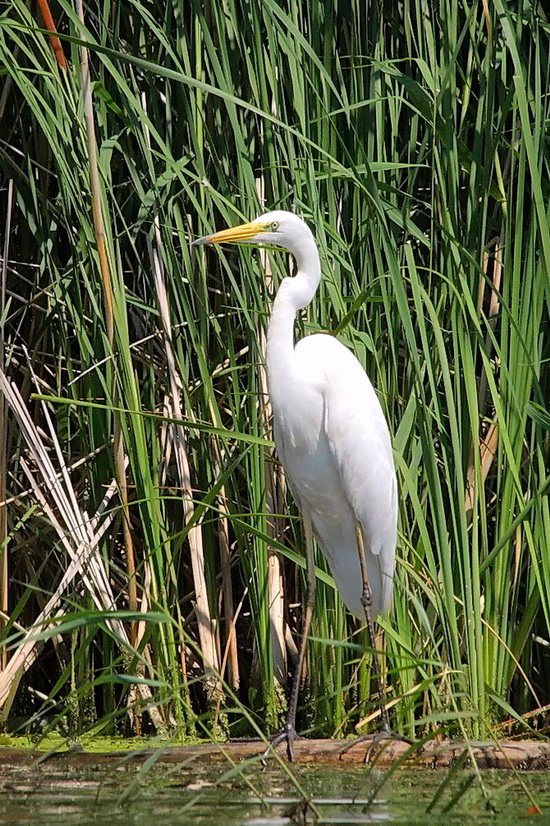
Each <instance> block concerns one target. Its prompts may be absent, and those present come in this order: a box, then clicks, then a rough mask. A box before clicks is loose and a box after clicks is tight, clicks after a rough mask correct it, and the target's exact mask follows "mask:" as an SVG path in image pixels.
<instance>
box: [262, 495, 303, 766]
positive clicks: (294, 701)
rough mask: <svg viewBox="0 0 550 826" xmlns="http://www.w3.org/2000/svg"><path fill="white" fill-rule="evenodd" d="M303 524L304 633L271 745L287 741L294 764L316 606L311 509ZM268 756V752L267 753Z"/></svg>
mask: <svg viewBox="0 0 550 826" xmlns="http://www.w3.org/2000/svg"><path fill="white" fill-rule="evenodd" d="M302 516H303V523H304V535H305V540H306V603H305V606H304V618H303V622H302V633H301V636H300V645H299V648H298V662H297V664H296V671H295V672H294V679H293V681H292V689H291V692H290V703H289V706H288V715H287V718H286V723H285V726H284V728H283V730H282V731H281V732H280V734H277V735H276V737H275V738H274V739H273V741H272V743H271V748H274V747H275V746H278V745H279V743H282V742H283V740H286V747H287V754H288V759H289V760H290V762H291V763H294V740H295V739H296V737H297V734H296V712H297V710H298V696H299V694H300V686H301V684H302V672H303V670H304V660H305V658H306V649H307V638H308V636H309V629H310V626H311V618H312V616H313V606H314V604H315V564H314V559H313V529H312V525H311V513H310V511H309V508H304V512H303V514H302ZM266 754H267V752H266Z"/></svg>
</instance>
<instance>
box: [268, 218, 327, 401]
mask: <svg viewBox="0 0 550 826" xmlns="http://www.w3.org/2000/svg"><path fill="white" fill-rule="evenodd" d="M291 252H292V254H293V255H294V257H295V259H296V264H297V266H298V271H297V273H296V275H295V276H294V277H293V278H285V279H284V280H283V282H282V284H281V286H280V287H279V291H278V293H277V295H276V296H275V301H274V302H273V310H272V312H271V318H270V320H269V327H268V331H267V345H266V367H267V376H268V382H269V393H270V396H271V400H272V402H275V403H276V396H277V388H278V387H279V386H280V384H281V381H283V382H286V380H287V379H288V378H289V377H290V376H291V375H292V366H293V358H294V319H295V317H296V312H297V311H298V310H300V309H302V308H303V307H307V305H308V304H309V303H310V302H311V300H312V299H313V296H314V295H315V293H316V291H317V287H318V286H319V281H320V278H321V264H320V261H319V253H318V252H317V246H316V244H315V241H314V240H313V235H311V233H309V234H308V236H306V237H305V238H303V239H302V240H301V241H300V244H299V245H296V246H295V247H294V248H293V249H292V250H291Z"/></svg>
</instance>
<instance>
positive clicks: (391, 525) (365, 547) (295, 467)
mask: <svg viewBox="0 0 550 826" xmlns="http://www.w3.org/2000/svg"><path fill="white" fill-rule="evenodd" d="M219 243H247V244H256V245H261V246H264V245H270V246H271V245H275V246H277V247H282V248H284V249H286V250H288V251H289V252H290V253H291V254H292V255H293V256H294V258H295V259H296V266H297V270H296V274H295V275H294V276H293V277H288V278H285V279H283V281H282V283H281V286H280V288H279V290H278V292H277V295H276V297H275V301H274V303H273V310H272V313H271V318H270V321H269V327H268V334H267V346H266V354H265V358H266V368H267V380H268V391H269V398H270V401H271V406H272V409H273V430H274V437H275V446H276V449H277V454H278V456H279V459H280V461H281V463H282V465H283V467H284V469H285V474H286V477H287V480H288V482H289V484H290V488H291V490H292V493H293V496H294V498H295V500H296V504H297V505H298V508H299V510H300V512H301V514H302V517H303V523H304V533H305V540H306V542H305V544H306V561H307V574H308V578H307V581H308V588H307V595H306V607H305V611H304V619H303V631H302V637H301V645H300V649H299V657H298V665H297V669H296V671H297V674H296V676H295V678H294V684H293V687H292V693H291V699H290V704H289V714H288V719H287V723H286V725H285V729H284V731H283V732H282V733H281V735H280V736H279V737H277V738H276V742H280V741H281V740H283V739H286V740H287V747H288V753H289V758H290V759H291V760H292V759H293V757H294V751H293V740H294V738H295V737H296V731H295V721H296V709H297V703H298V691H299V687H300V681H301V673H302V668H303V661H304V656H305V646H306V640H307V636H308V632H309V626H310V622H311V615H312V611H313V602H314V593H315V572H314V565H313V549H312V534H313V535H314V536H315V537H316V539H317V542H318V543H319V546H320V548H321V550H322V552H323V553H324V555H325V557H326V558H327V560H328V564H329V566H330V570H331V573H332V576H333V577H334V581H335V583H336V585H337V587H338V590H339V591H340V594H341V596H342V599H343V600H344V602H345V604H346V605H347V607H348V608H349V610H350V611H351V613H352V614H355V616H357V617H359V618H360V619H363V618H365V617H366V620H367V624H368V628H369V634H370V639H371V645H372V646H373V647H374V646H375V639H374V622H373V619H374V618H376V617H377V616H378V615H380V614H384V613H385V612H386V611H387V610H388V607H389V604H390V599H391V595H392V587H393V575H394V568H395V545H396V533H397V482H396V477H395V469H394V463H393V456H392V448H391V441H390V434H389V431H388V426H387V424H386V420H385V418H384V414H383V412H382V408H381V406H380V402H379V401H378V398H377V396H376V393H375V391H374V389H373V386H372V384H371V382H370V381H369V378H368V376H367V374H366V373H365V371H364V369H363V367H362V366H361V364H360V363H359V361H358V360H357V358H356V357H355V356H354V355H353V354H352V353H351V351H350V350H348V348H347V347H345V346H344V345H343V344H342V343H341V342H339V341H338V340H337V339H335V338H334V337H333V336H332V335H327V334H324V333H317V334H314V335H310V336H306V338H303V339H301V340H300V341H298V343H297V344H295V341H294V321H295V316H296V313H297V311H298V310H301V309H302V308H304V307H307V306H308V304H310V302H311V301H312V299H313V297H314V296H315V293H316V291H317V287H318V286H319V281H320V278H321V264H320V259H319V253H318V250H317V245H316V243H315V240H314V238H313V234H312V232H311V230H310V229H309V227H308V226H307V224H306V223H305V222H304V221H302V219H301V218H298V217H297V216H296V215H293V214H292V213H290V212H284V211H280V210H277V211H274V212H268V213H266V214H265V215H261V216H260V217H259V218H257V219H256V220H255V221H252V222H251V223H248V224H242V225H241V226H238V227H234V228H232V229H226V230H222V231H221V232H216V233H214V234H213V235H207V236H205V237H204V238H199V239H198V240H197V241H195V242H194V244H195V245H198V244H219ZM373 670H374V675H375V677H376V679H377V682H378V685H377V688H378V691H379V696H380V710H381V717H382V725H383V729H384V730H385V731H387V730H389V726H388V719H387V713H386V708H385V704H384V700H383V695H382V689H381V682H380V668H379V664H378V661H377V657H376V655H375V658H374V668H373Z"/></svg>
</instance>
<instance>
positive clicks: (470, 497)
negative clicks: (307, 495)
mask: <svg viewBox="0 0 550 826" xmlns="http://www.w3.org/2000/svg"><path fill="white" fill-rule="evenodd" d="M52 10H53V13H54V17H55V18H56V22H57V24H58V28H59V31H60V36H61V39H62V43H63V48H64V51H65V55H66V57H67V59H68V65H67V69H66V70H63V69H60V68H59V67H58V65H57V63H56V60H55V55H54V52H53V51H52V48H51V45H50V41H49V40H48V38H47V36H46V35H45V33H44V32H43V31H42V30H41V29H40V23H39V22H38V21H37V20H35V19H34V18H33V17H32V14H31V12H30V11H29V8H28V6H27V4H26V3H24V2H23V1H22V0H14V2H13V3H12V4H10V6H9V7H8V8H7V9H5V10H4V13H3V16H2V17H1V18H0V54H1V57H2V64H3V66H4V75H5V85H4V91H3V94H2V98H1V102H0V103H1V105H0V114H1V118H2V141H1V143H0V160H1V163H2V168H3V170H4V175H5V181H9V180H11V181H13V190H14V201H13V203H11V202H10V201H9V200H8V199H7V198H5V199H4V203H5V204H7V205H8V206H9V215H8V216H6V215H5V216H3V218H2V222H1V224H2V226H6V225H7V223H6V221H7V218H9V220H10V221H11V232H10V235H9V238H6V239H5V243H4V245H3V246H4V250H5V256H4V266H5V267H6V278H7V282H6V291H5V304H4V306H3V307H2V319H3V336H4V339H3V340H4V354H3V359H4V362H3V364H4V368H3V369H4V371H5V373H6V374H7V377H8V382H10V381H11V382H13V383H14V384H15V385H16V389H17V388H18V391H19V396H21V397H22V398H23V400H25V401H26V403H27V404H28V409H29V413H30V420H31V421H32V423H33V424H34V426H35V434H34V436H32V437H31V436H30V435H28V434H29V433H30V430H29V429H28V428H27V430H24V429H22V428H21V426H20V424H18V422H19V421H20V418H21V415H22V414H19V419H18V418H17V413H16V409H15V408H16V406H17V404H18V402H17V401H13V403H12V402H10V399H16V398H17V393H16V391H15V390H14V391H13V392H12V393H11V395H10V397H9V399H8V400H7V405H8V417H9V422H8V428H7V431H6V439H7V454H6V455H7V461H6V463H5V466H4V467H3V468H1V469H0V470H1V471H2V473H3V474H5V478H6V491H7V493H6V496H7V504H6V505H5V509H6V511H7V515H8V519H7V539H6V541H5V542H4V544H3V546H2V565H1V566H0V575H1V576H2V577H3V578H4V581H3V584H2V587H0V593H3V592H4V590H6V591H8V602H7V604H6V606H5V607H4V609H3V610H4V615H3V620H2V621H3V626H2V629H3V631H2V632H3V634H4V637H5V638H6V640H7V650H8V654H9V657H10V658H13V657H15V656H16V652H17V650H18V647H19V648H20V647H21V645H24V644H29V640H30V644H31V645H33V659H34V662H33V664H32V665H29V662H27V663H24V664H23V666H22V667H21V668H20V667H19V661H18V668H17V670H16V669H13V674H12V673H11V672H8V677H9V679H5V680H4V684H3V691H4V694H2V697H3V701H2V702H3V704H4V717H5V718H9V717H10V715H11V716H16V715H17V716H24V717H25V719H26V720H27V721H28V720H29V719H30V718H33V719H35V720H36V719H37V718H39V717H41V716H42V715H46V714H53V720H54V722H55V724H57V723H58V721H59V719H61V718H65V724H66V725H67V726H69V728H71V727H72V728H75V729H79V728H84V727H86V726H93V725H96V724H97V721H101V722H100V725H102V726H103V727H115V726H117V725H118V726H119V727H120V726H121V725H123V722H124V720H126V719H129V720H130V723H131V724H132V727H133V728H134V729H137V730H139V728H140V725H141V721H142V720H143V721H144V722H145V724H146V725H147V726H148V725H153V726H154V727H155V728H157V729H166V730H169V731H174V730H177V731H180V732H193V731H196V730H197V727H199V729H198V730H200V731H203V730H204V727H206V729H207V730H210V731H212V730H213V731H215V732H219V731H220V726H221V727H222V728H223V727H224V726H227V725H228V724H229V725H230V726H231V727H232V730H233V731H239V730H241V731H244V730H249V729H250V725H251V722H252V721H255V722H256V723H257V724H258V725H260V727H261V728H263V729H266V728H267V729H274V728H276V726H277V725H278V724H279V723H280V720H281V716H282V715H283V713H284V706H285V703H284V688H285V686H284V683H285V681H286V678H287V670H288V668H291V667H292V656H293V650H292V644H291V641H290V634H291V633H293V632H294V631H295V630H296V629H297V628H298V627H299V614H300V609H299V605H300V601H301V596H302V587H303V560H302V556H301V545H302V539H301V532H300V524H299V520H298V519H297V518H296V512H295V511H294V510H293V508H292V505H291V504H290V501H289V497H288V496H287V495H286V492H285V489H284V484H282V480H281V476H280V473H279V470H278V467H277V464H276V461H275V459H274V458H273V455H272V446H271V442H270V433H269V427H268V423H267V417H266V408H265V404H266V399H265V384H264V381H263V378H262V359H263V355H262V349H261V346H260V343H261V341H262V331H264V330H265V326H266V321H267V314H268V310H269V304H270V301H271V298H272V295H273V291H274V289H276V286H277V283H278V281H279V279H280V278H281V276H282V275H284V273H285V272H286V271H287V266H288V264H287V261H286V257H285V256H284V255H281V254H280V253H273V254H270V256H269V267H268V268H267V269H266V266H265V264H264V263H262V261H261V259H259V258H258V257H257V256H256V254H254V253H253V252H251V251H246V250H242V251H239V252H238V253H235V252H227V253H224V252H221V253H220V252H208V254H207V255H206V256H204V255H202V254H201V256H200V257H197V258H196V259H195V258H193V257H192V255H191V253H190V248H189V242H190V240H192V239H193V238H194V237H196V236H197V235H202V234H204V233H206V232H208V231H210V230H213V229H214V228H221V227H222V226H223V225H228V224H231V223H235V222H238V221H240V220H242V219H250V218H253V217H255V216H256V215H257V214H259V213H260V212H261V211H263V210H264V207H265V208H273V207H276V208H285V209H291V210H293V211H296V212H298V213H299V214H300V215H302V216H303V217H304V218H306V219H307V220H308V221H309V223H310V225H311V226H312V227H313V228H314V231H315V235H316V239H317V242H318V244H319V247H320V252H321V257H322V262H323V269H324V274H325V275H324V280H323V283H322V285H321V288H320V290H319V294H318V297H317V299H316V300H315V302H314V303H313V304H312V306H311V307H310V308H309V310H308V312H307V314H305V315H304V316H303V317H301V318H300V319H298V328H299V333H300V335H305V334H308V333H309V332H312V331H314V330H317V329H319V328H321V329H325V330H331V331H334V332H335V333H337V334H338V336H339V337H340V338H341V339H342V340H343V341H345V342H346V343H348V344H349V345H350V346H351V347H353V349H354V350H355V352H356V353H357V354H358V356H359V358H360V360H361V361H362V363H363V364H364V365H365V367H366V369H367V371H368V373H369V375H370V376H371V378H372V381H373V383H374V385H375V387H376V388H377V391H378V393H379V396H380V399H381V402H382V405H383V407H384V410H385V412H386V414H387V417H388V421H389V424H390V429H391V430H392V433H393V437H394V446H395V459H396V465H397V469H398V476H399V487H400V532H399V546H398V567H397V578H396V587H395V591H396V593H395V599H394V609H393V613H392V615H391V616H390V617H388V618H386V619H385V620H384V621H383V625H384V629H385V640H386V646H387V657H386V667H387V670H388V675H389V682H390V684H391V689H390V694H389V699H390V700H391V701H392V715H393V716H394V723H395V725H396V727H397V728H399V729H401V730H405V731H407V732H408V733H411V732H414V731H415V730H417V731H425V730H428V731H429V730H430V729H431V728H432V727H435V726H437V725H439V724H441V723H443V724H445V725H446V726H447V727H448V730H449V732H450V733H456V732H462V733H466V734H470V735H475V736H481V735H483V736H484V735H486V734H487V733H488V732H489V731H490V730H491V728H492V727H494V726H496V725H497V724H498V723H499V722H501V721H502V720H505V719H506V718H509V717H514V718H518V717H519V716H520V715H522V714H524V713H526V712H528V711H529V710H532V709H537V708H539V707H541V706H544V705H545V704H548V703H550V696H549V692H548V685H549V684H550V666H549V663H548V656H547V651H548V641H549V639H550V635H549V624H550V602H549V594H550V561H549V560H550V557H549V555H548V547H549V546H550V514H549V508H548V495H547V494H548V490H549V487H548V486H549V477H548V473H549V471H548V467H549V461H548V459H549V441H548V430H549V426H550V419H549V413H548V399H549V397H550V393H549V378H550V374H549V369H548V363H549V361H548V360H549V358H550V346H549V336H548V324H549V313H548V309H549V306H550V233H549V208H548V180H549V161H550V153H549V148H548V140H547V137H546V131H547V126H548V121H549V117H550V100H549V96H548V89H549V88H550V61H549V38H548V34H549V24H548V20H547V18H546V17H545V13H544V10H543V7H542V6H541V5H540V4H521V3H506V2H501V0H495V2H494V3H492V4H490V5H483V4H473V5H471V6H469V5H468V4H461V3H457V2H454V1H453V2H451V3H450V4H449V3H440V4H437V3H436V4H427V3H425V2H421V0H418V2H406V3H398V4H395V3H384V2H376V3H374V2H373V3H369V4H367V5H366V6H365V4H361V3H356V2H354V0H351V2H346V3H343V2H330V3H329V2H321V3H311V4H302V3H297V2H295V1H294V0H288V2H287V3H286V4H278V3H276V2H274V1H273V0H266V2H264V3H262V4H254V3H253V4H244V3H240V2H239V1H238V0H228V2H227V3H225V4H223V5H220V4H214V3H191V4H189V6H185V7H182V6H180V4H177V3H173V4H172V3H168V4H166V3H157V2H152V3H148V4H142V3H140V2H122V3H118V4H116V5H114V6H113V5H112V4H108V3H106V4H92V6H89V7H87V10H86V11H85V15H86V16H85V18H84V23H82V22H81V21H80V20H79V17H78V14H77V12H76V11H75V8H74V7H73V6H72V5H71V4H70V3H69V2H65V0H60V2H59V3H58V4H56V6H55V7H53V9H52ZM84 47H85V48H86V49H87V50H88V53H89V60H90V72H91V80H92V88H91V93H92V103H93V119H92V122H93V126H94V130H95V139H96V142H97V147H94V142H93V141H91V140H90V122H88V123H86V121H85V117H84V105H85V90H84V89H83V81H82V74H81V72H80V68H79V63H80V59H81V55H82V49H83V48H84ZM94 157H95V159H96V161H97V166H98V187H99V188H98V189H97V191H95V192H94V191H93V189H92V186H91V184H90V168H91V167H92V168H93V160H94ZM6 186H7V184H6ZM3 192H7V189H4V190H3ZM94 206H95V209H96V212H97V210H99V211H100V213H101V216H102V220H103V225H104V241H103V237H102V235H101V233H100V234H99V235H98V225H97V221H96V223H95V224H94V221H93V217H92V208H93V207H94ZM103 243H104V247H105V256H106V261H107V264H108V269H109V273H110V289H109V290H107V289H106V286H105V283H106V282H105V262H104V261H102V260H100V250H101V248H102V244H103ZM111 305H112V306H111ZM6 386H8V385H6ZM9 386H10V387H12V386H13V385H12V384H9ZM32 393H34V396H31V394H32ZM38 396H41V397H42V399H43V398H44V397H45V398H46V401H44V400H42V401H40V400H39V399H38ZM46 411H48V415H49V416H50V417H51V418H52V421H53V426H52V429H51V430H50V431H49V432H48V424H47V419H46ZM180 421H181V424H180V423H179V422H180ZM118 434H120V439H121V442H120V443H121V445H122V451H121V452H120V451H119V452H118V453H117V450H116V446H117V444H118V439H119V435H118ZM36 439H41V440H42V443H43V450H44V451H46V453H47V454H49V460H50V461H51V463H52V468H53V469H52V468H50V469H49V470H48V472H45V468H44V467H41V466H40V464H39V462H38V460H36V459H34V460H32V461H31V462H30V463H29V451H30V450H31V447H30V443H29V440H30V441H31V442H32V443H33V444H34V443H35V441H36ZM33 440H34V441H33ZM56 444H58V445H59V446H58V447H57V448H56ZM36 450H38V448H36ZM32 455H33V456H34V455H35V454H32ZM36 455H37V456H38V455H41V454H40V451H38V453H37V454H36ZM117 455H118V458H117ZM117 462H118V463H119V464H118V471H117ZM120 462H122V466H123V467H124V468H125V472H124V474H122V477H121V471H120V467H121V464H120ZM52 473H53V474H54V475H55V473H57V474H60V475H61V476H62V478H63V480H64V484H65V487H64V489H63V490H64V494H63V495H64V496H67V497H69V499H70V502H71V508H70V509H67V510H65V509H64V506H63V505H62V500H61V499H60V495H59V492H58V493H57V494H56V495H55V496H54V490H55V489H56V488H55V485H54V480H53V479H52V478H51V474H52ZM68 480H70V485H69V486H67V481H68ZM113 485H114V488H113ZM125 486H127V490H128V497H129V502H128V506H127V507H128V514H129V528H130V534H131V540H132V545H131V546H129V545H128V541H129V538H128V535H127V536H126V542H124V541H123V535H124V524H125V519H126V517H125V513H126V505H125V498H124V497H125V494H124V487H125ZM117 487H118V495H113V496H112V498H111V500H110V505H109V509H108V517H105V516H104V515H103V514H104V508H105V505H104V504H102V503H104V499H105V492H106V490H112V491H114V490H115V489H116V488H117ZM37 488H39V490H40V496H37V492H36V491H37ZM1 489H2V488H1V486H0V490H1ZM69 513H70V514H71V519H73V520H74V518H76V516H75V515H76V514H77V513H78V514H80V516H79V517H78V519H80V520H81V521H82V525H83V531H84V534H86V536H87V539H84V538H83V539H82V541H85V542H88V550H87V553H88V554H89V555H91V557H92V558H94V559H95V560H96V562H95V567H94V568H93V571H95V572H96V573H97V572H98V571H100V570H105V571H107V572H108V575H107V578H108V579H107V581H108V583H109V589H110V594H111V596H109V598H107V596H106V594H103V598H102V599H103V601H100V602H98V600H97V594H96V591H95V590H94V585H93V576H92V582H90V572H89V571H86V569H84V568H82V569H78V566H77V567H76V568H75V572H74V577H73V578H68V577H64V576H63V574H64V571H65V569H66V568H67V565H68V562H67V553H68V547H69V545H70V542H69V544H68V538H69V539H70V535H71V533H72V532H73V531H74V527H71V526H72V524H73V523H72V522H71V520H70V519H69V518H68V514H69ZM282 513H285V514H287V515H286V516H285V518H284V519H281V516H280V514H282ZM54 517H55V518H54ZM105 518H107V519H108V522H107V521H106V522H105V527H104V529H103V530H102V531H99V530H96V529H97V527H98V525H99V524H100V522H101V521H102V520H103V519H105ZM92 526H93V530H92ZM127 533H128V532H127ZM84 534H83V536H84ZM71 547H72V546H71ZM130 547H133V553H134V556H135V563H134V564H132V560H131V558H130V556H131V551H130V550H129V548H130ZM318 565H319V569H318V579H319V588H318V598H317V605H316V613H315V619H314V626H313V638H314V639H313V640H312V644H311V646H310V649H309V662H308V681H307V686H306V689H305V691H304V696H303V700H304V703H303V707H304V712H303V718H302V728H304V729H305V728H309V729H310V730H311V731H312V732H317V733H324V734H332V733H335V732H348V731H350V730H351V729H352V728H353V726H354V725H355V724H357V723H358V722H361V721H363V720H364V719H366V718H367V717H368V715H369V714H370V712H371V710H372V709H371V704H370V702H369V700H368V689H369V672H368V667H367V666H368V653H365V648H364V641H365V638H364V636H363V635H362V634H361V633H358V629H357V628H356V627H355V623H354V621H352V619H351V618H350V617H348V616H346V614H345V611H344V609H343V607H342V604H341V602H340V600H339V597H338V594H337V592H336V591H335V588H334V583H333V582H332V579H331V577H330V575H329V574H328V571H327V569H326V567H325V565H324V562H323V560H322V558H321V557H320V556H319V559H318ZM97 575H98V576H99V574H97ZM67 580H68V581H67ZM281 589H282V595H283V599H284V613H283V615H282V616H281V612H280V610H279V608H280V604H279V603H278V598H277V596H276V595H277V593H278V591H279V590H281ZM102 593H103V592H102ZM94 594H96V598H95V601H94ZM133 595H135V596H133ZM53 597H55V599H54V601H53V602H52V603H51V604H52V605H55V610H52V613H51V614H50V618H49V619H48V617H46V618H44V617H43V615H42V614H41V611H42V609H43V607H44V605H46V604H50V603H49V602H48V600H50V602H51V599H52V598H53ZM115 609H117V610H118V611H124V610H125V609H130V613H129V614H125V615H124V621H125V622H127V623H128V627H125V626H124V623H123V620H121V619H117V622H116V623H115V624H114V625H113V624H111V625H108V624H106V623H105V613H104V611H106V610H115ZM149 611H153V612H154V617H155V618H157V619H158V617H159V616H160V617H161V618H163V619H164V620H165V621H164V622H158V621H153V620H151V619H150V620H149V621H147V618H150V616H153V615H149V614H148V613H147V612H149ZM56 614H57V615H59V616H63V615H65V614H69V615H70V616H71V617H73V616H77V617H81V618H82V622H80V623H79V622H75V623H74V624H73V625H71V624H69V626H64V628H66V629H68V630H66V632H65V633H58V632H57V631H56V621H54V619H55V615H56ZM114 616H117V617H118V616H119V614H116V615H114ZM38 617H40V619H41V625H40V628H39V629H38V630H39V631H40V634H38V631H37V630H36V629H35V628H34V623H35V622H36V620H37V618H38ZM18 629H19V630H18ZM44 629H45V630H44ZM25 632H27V633H26V636H25ZM33 634H34V637H33ZM33 639H34V644H33ZM288 646H290V647H288ZM219 676H221V678H222V680H221V681H220V680H219ZM19 679H21V683H20V684H19V682H18V681H19ZM18 685H19V688H18V689H17V686H18ZM37 692H38V693H37ZM38 697H40V698H42V699H41V700H38V699H37V698H38ZM230 698H233V699H230ZM234 700H235V701H237V702H234ZM311 700H314V702H311ZM247 709H248V711H247ZM250 712H252V715H253V716H252V717H251V716H250ZM127 714H129V716H128V718H127ZM534 719H535V720H536V718H534ZM495 730H496V731H498V730H499V729H498V728H496V729H495Z"/></svg>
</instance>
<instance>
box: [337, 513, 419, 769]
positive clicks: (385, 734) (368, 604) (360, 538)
mask: <svg viewBox="0 0 550 826" xmlns="http://www.w3.org/2000/svg"><path fill="white" fill-rule="evenodd" d="M355 536H356V539H357V551H358V553H359V562H360V565H361V576H362V577H363V593H362V594H361V604H362V606H363V609H364V611H365V619H366V621H367V628H368V631H369V640H370V644H371V646H372V649H373V655H372V676H373V678H374V684H375V690H376V691H377V692H378V698H379V703H380V718H381V720H382V725H381V727H380V731H379V732H378V733H377V734H375V735H371V734H365V735H362V736H361V737H356V738H355V740H352V742H351V743H350V744H349V746H346V747H345V748H344V749H343V750H342V754H344V753H345V752H346V751H348V749H351V748H353V746H355V745H357V743H361V742H364V741H365V740H371V741H372V743H371V747H370V749H369V750H368V751H367V755H366V758H365V759H366V760H367V761H368V759H369V757H370V752H371V749H372V748H373V747H374V746H375V745H376V744H377V743H379V742H380V741H381V740H402V741H403V742H405V743H409V744H411V745H412V743H413V741H412V740H410V739H409V738H408V737H404V736H403V735H401V734H396V733H395V732H393V731H392V730H391V728H390V723H389V719H388V710H387V708H386V696H385V691H384V686H383V682H382V669H381V668H380V660H379V658H378V653H377V651H376V636H375V632H374V620H373V618H372V591H371V589H370V584H369V576H368V571H367V558H366V554H365V538H364V535H363V529H362V527H361V525H360V524H359V522H356V523H355Z"/></svg>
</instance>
